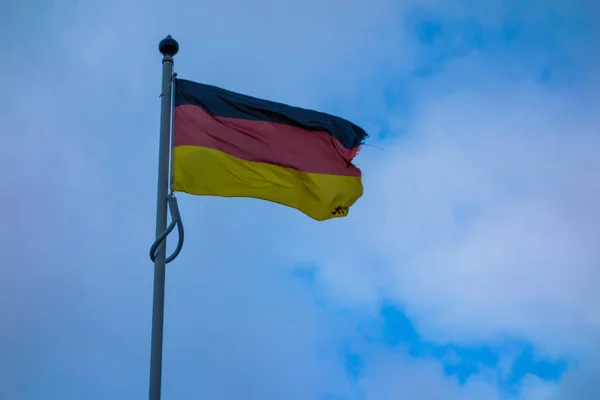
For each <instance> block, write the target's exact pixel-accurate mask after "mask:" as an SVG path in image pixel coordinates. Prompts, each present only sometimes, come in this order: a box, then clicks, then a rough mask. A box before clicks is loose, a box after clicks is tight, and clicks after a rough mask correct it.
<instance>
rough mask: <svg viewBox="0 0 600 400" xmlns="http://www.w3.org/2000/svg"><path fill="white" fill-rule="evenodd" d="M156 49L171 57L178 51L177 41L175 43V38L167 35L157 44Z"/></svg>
mask: <svg viewBox="0 0 600 400" xmlns="http://www.w3.org/2000/svg"><path fill="white" fill-rule="evenodd" d="M158 51H160V54H162V55H163V56H165V57H166V56H170V57H173V56H174V55H175V54H177V52H178V51H179V43H177V40H175V39H173V38H172V37H171V35H167V37H166V38H164V39H163V40H161V41H160V43H159V44H158Z"/></svg>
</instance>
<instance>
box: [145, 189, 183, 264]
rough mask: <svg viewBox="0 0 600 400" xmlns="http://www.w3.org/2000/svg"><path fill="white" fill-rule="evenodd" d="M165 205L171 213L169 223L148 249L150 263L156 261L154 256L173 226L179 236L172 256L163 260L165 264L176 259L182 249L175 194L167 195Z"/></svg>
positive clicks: (179, 218) (181, 224) (181, 231)
mask: <svg viewBox="0 0 600 400" xmlns="http://www.w3.org/2000/svg"><path fill="white" fill-rule="evenodd" d="M167 203H168V204H169V211H170V212H171V223H170V224H169V226H167V229H165V231H164V232H163V233H161V234H160V235H159V236H158V237H157V238H156V240H155V241H154V243H153V244H152V247H150V259H151V260H152V262H154V261H155V260H156V254H157V252H158V249H159V247H160V246H161V245H162V244H164V242H165V239H166V238H167V236H169V234H170V233H171V232H172V231H173V229H175V226H177V233H178V234H179V240H178V241H177V247H176V248H175V251H173V254H171V255H170V256H169V257H167V259H166V260H165V263H166V264H168V263H170V262H171V261H173V260H174V259H175V258H177V256H178V255H179V253H180V252H181V249H182V247H183V238H184V231H183V222H182V221H181V214H179V206H178V205H177V198H176V197H175V194H174V193H173V192H171V193H170V194H169V197H168V198H167Z"/></svg>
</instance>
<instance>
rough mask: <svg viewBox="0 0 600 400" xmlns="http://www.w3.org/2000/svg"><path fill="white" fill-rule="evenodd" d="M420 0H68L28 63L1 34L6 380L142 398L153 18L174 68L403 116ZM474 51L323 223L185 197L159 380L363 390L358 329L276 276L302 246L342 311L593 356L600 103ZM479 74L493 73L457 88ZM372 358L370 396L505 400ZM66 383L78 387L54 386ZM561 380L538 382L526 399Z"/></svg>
mask: <svg viewBox="0 0 600 400" xmlns="http://www.w3.org/2000/svg"><path fill="white" fill-rule="evenodd" d="M419 4H422V3H419ZM465 4H466V3H465ZM499 4H500V2H497V3H496V4H495V5H493V6H490V7H489V8H488V7H486V8H481V7H480V8H471V7H470V6H469V7H466V8H463V6H462V5H459V6H456V7H454V6H453V7H450V8H448V6H445V7H446V8H444V9H442V11H443V12H444V13H450V14H448V15H455V16H456V15H465V14H471V15H475V16H477V17H480V18H482V19H483V20H484V23H485V24H488V25H490V26H495V25H497V24H498V23H499V21H501V18H500V17H499V16H500V15H503V14H505V11H506V9H505V8H504V7H503V6H499ZM62 5H63V6H64V5H66V3H63V4H62ZM412 6H413V2H411V3H410V4H402V5H400V4H399V3H397V2H393V1H387V0H378V1H376V2H363V3H356V4H354V5H353V6H352V7H349V6H348V4H347V2H346V3H344V2H339V1H333V2H327V3H323V2H308V3H307V2H304V3H302V4H300V3H298V4H296V5H294V4H291V3H289V2H288V3H285V2H278V1H273V2H268V1H261V2H252V3H247V2H242V3H239V2H230V1H225V2H216V3H215V2H201V3H193V4H192V2H183V1H182V2H174V3H171V4H170V5H169V7H168V8H165V7H164V2H153V3H143V4H142V3H141V2H137V1H130V2H112V3H110V4H109V5H107V4H106V3H103V5H102V6H99V5H93V4H91V5H86V6H85V7H83V6H81V5H79V6H78V7H74V8H71V9H70V11H69V12H68V14H67V13H65V14H63V13H62V12H59V11H57V10H58V7H59V5H57V8H55V9H54V11H52V12H51V13H49V14H48V19H47V21H46V23H45V25H44V26H43V27H42V28H40V30H41V32H35V35H36V38H34V39H32V38H28V39H27V40H29V43H32V44H34V45H35V46H34V47H35V48H36V49H37V52H36V55H35V57H33V56H31V58H30V57H29V55H30V54H32V53H27V54H26V55H27V57H25V56H24V55H23V54H22V53H23V52H24V50H23V49H19V50H17V49H13V50H11V52H10V54H11V55H13V56H14V59H13V60H16V61H11V62H12V63H14V65H13V64H11V69H13V68H14V69H16V68H20V75H21V76H26V77H27V79H20V80H14V81H8V82H7V86H6V87H5V90H7V91H9V92H10V93H12V94H14V95H15V96H14V98H13V97H10V99H8V98H3V99H2V103H1V104H2V106H3V107H2V110H1V111H0V112H1V114H0V118H1V121H2V126H3V127H5V128H6V127H8V130H9V131H11V132H12V133H14V134H11V135H2V136H1V137H0V156H1V157H0V166H1V167H2V170H3V171H7V172H6V173H5V174H3V175H2V176H1V177H0V185H2V186H1V187H2V194H1V197H0V199H1V201H2V203H1V205H2V208H1V209H0V213H2V214H0V215H1V217H2V221H3V228H2V230H0V238H1V239H2V240H3V242H2V248H1V250H2V253H3V256H5V260H9V261H7V262H6V263H5V264H4V265H1V266H0V270H2V272H3V277H4V278H3V279H2V280H0V289H1V290H0V296H1V298H2V299H3V301H0V304H1V305H0V318H1V319H2V326H10V328H9V329H3V330H2V336H1V338H2V339H3V340H1V341H0V343H2V346H4V349H8V350H10V352H8V350H6V351H5V352H2V353H3V354H9V357H10V358H11V361H14V360H21V361H18V362H17V361H15V363H14V364H11V365H16V366H15V367H11V371H10V373H11V374H10V375H6V376H10V377H13V378H14V379H12V380H11V379H8V378H4V381H3V380H2V378H0V390H9V391H10V390H13V391H14V392H15V393H21V394H22V393H25V390H26V388H27V384H26V383H27V382H30V381H31V379H36V382H37V383H38V386H37V390H40V391H41V392H44V391H45V392H46V393H48V392H52V393H54V394H56V395H57V396H59V397H61V398H90V399H92V398H94V397H93V396H94V395H96V396H100V395H102V396H104V398H106V397H112V398H118V396H119V395H121V396H124V397H123V398H132V397H136V396H143V395H144V393H145V390H146V385H147V382H146V379H147V376H146V375H147V362H148V360H147V355H148V347H149V331H148V329H149V326H150V323H149V321H150V309H149V307H150V296H151V279H152V277H151V265H150V263H149V261H148V257H147V250H148V246H149V244H150V242H151V240H152V232H153V213H154V196H155V193H154V185H155V183H154V182H155V180H154V179H155V178H154V174H155V168H156V167H155V163H156V147H157V130H158V115H157V112H158V91H159V87H158V86H159V84H158V82H159V80H160V77H159V73H160V61H159V60H160V56H159V54H158V52H157V48H156V46H157V43H156V42H157V40H158V39H160V38H161V37H162V35H163V34H166V33H171V34H173V35H174V36H175V37H176V38H177V39H178V40H180V43H181V46H182V50H181V53H180V54H179V55H178V56H177V59H176V67H177V71H178V72H179V73H180V76H182V77H186V78H189V79H195V80H202V81H205V82H208V83H214V84H219V85H223V86H226V87H228V88H231V89H234V90H240V91H245V92H249V93H251V94H256V95H260V96H266V97H267V96H268V97H272V98H275V99H278V100H282V101H289V102H294V103H296V104H300V105H309V104H310V105H311V106H315V107H316V106H318V105H321V104H325V105H331V104H332V103H339V104H336V105H335V107H336V108H338V109H340V110H343V111H344V112H346V113H347V112H348V110H350V109H351V108H352V107H354V106H356V105H357V104H361V105H363V103H365V102H367V103H368V102H376V101H377V102H378V103H377V107H371V108H369V107H368V104H367V105H365V107H366V109H368V110H369V111H368V112H366V113H365V114H366V115H363V116H361V118H364V119H365V121H368V120H369V119H370V117H373V116H377V117H380V116H381V114H382V113H384V111H382V109H383V110H385V113H386V114H387V113H388V111H389V109H387V108H385V109H384V108H383V107H384V104H385V102H384V101H383V100H382V99H381V97H382V96H379V94H377V95H371V94H370V93H369V92H368V91H370V90H374V91H375V92H377V93H378V92H380V91H382V89H385V88H387V86H388V85H389V81H388V77H389V76H390V75H392V76H396V74H398V76H405V75H406V74H407V70H408V67H410V66H411V65H412V63H413V61H414V60H413V55H414V53H415V52H416V44H415V43H414V42H413V41H411V40H409V38H408V37H407V36H406V32H405V31H404V29H403V26H402V18H403V17H404V16H406V15H407V13H408V12H409V11H407V10H409V9H411V7H412ZM426 6H427V7H438V6H440V4H438V3H437V2H427V4H426ZM495 7H497V8H499V9H498V10H497V11H498V12H496V11H494V12H492V11H490V10H495ZM188 10H189V12H188ZM192 10H197V11H193V12H192ZM440 12H441V11H440ZM65 17H66V18H65ZM32 35H33V33H32ZM125 45H126V46H127V51H125V48H124V47H123V46H125ZM475 57H476V56H475ZM484 67H485V65H484V64H481V62H480V61H471V60H466V61H465V60H459V61H456V62H455V63H454V64H451V65H450V66H449V67H448V68H447V69H446V70H445V72H444V74H445V75H444V77H443V78H440V79H438V80H435V79H434V80H433V81H432V82H431V83H429V84H416V83H415V84H413V86H411V87H410V88H409V89H410V90H414V91H415V92H414V93H412V92H411V93H409V94H410V95H411V96H413V95H414V99H415V100H416V110H415V111H416V114H415V115H416V117H415V120H414V121H412V122H411V123H410V124H406V125H405V124H403V127H408V128H409V131H408V134H406V135H404V136H401V137H399V138H398V139H396V140H395V141H390V142H386V143H384V147H385V150H384V151H378V150H375V149H372V148H365V150H363V153H362V156H361V158H360V163H361V166H362V167H363V169H364V171H365V182H366V188H367V191H366V194H365V198H364V199H363V200H361V202H360V204H359V205H357V206H356V208H355V209H353V211H352V214H351V217H350V218H348V219H346V220H343V221H335V222H332V223H330V224H319V225H316V224H313V223H312V222H309V221H306V219H305V218H304V217H303V216H301V215H299V214H297V213H296V212H295V211H292V210H286V209H283V208H279V207H276V206H273V205H270V204H264V203H259V202H255V201H239V200H222V199H204V198H189V197H185V196H181V199H180V201H181V208H182V212H183V214H184V218H185V220H184V222H185V223H186V228H187V243H186V247H185V249H184V253H183V254H182V255H181V257H180V259H178V261H177V263H175V264H172V265H170V266H169V278H168V290H167V296H168V297H167V318H168V319H167V327H166V334H167V336H166V342H165V346H166V347H165V393H169V394H170V395H180V397H190V396H191V397H193V396H194V395H195V394H197V393H198V392H201V393H204V394H206V395H209V397H213V398H239V397H240V396H241V395H242V394H244V396H245V398H261V399H263V398H288V399H294V398H298V399H306V398H315V397H316V396H317V394H318V393H320V392H322V391H324V390H327V389H331V388H336V389H337V390H339V391H340V392H341V393H342V394H345V395H346V398H352V396H353V394H354V392H353V391H352V388H351V387H349V383H348V382H347V381H346V379H345V377H344V375H343V373H344V372H343V369H342V364H340V362H339V361H340V360H338V359H337V358H336V357H337V355H336V354H333V353H334V352H332V351H331V350H320V349H331V347H330V346H331V343H337V340H339V339H340V338H341V337H342V338H343V337H344V336H345V335H347V331H344V332H341V331H342V330H343V329H342V327H343V328H347V327H348V326H350V328H349V329H350V330H351V329H354V325H353V322H349V321H348V320H344V319H342V320H336V319H334V318H333V317H332V316H331V315H329V314H327V312H326V311H323V310H322V309H320V308H319V307H317V306H315V305H314V304H312V303H311V302H309V301H308V300H307V294H306V293H298V292H296V291H295V289H294V288H293V287H291V286H289V282H287V281H285V280H284V279H280V277H278V275H277V274H278V272H274V271H280V270H281V269H285V268H286V267H288V266H290V265H295V264H297V263H300V262H304V261H307V262H311V261H312V262H322V261H324V260H325V261H327V262H326V263H325V265H324V266H323V267H322V269H321V275H320V276H321V277H322V280H321V281H320V282H319V283H318V284H319V285H321V288H323V289H324V291H325V292H326V293H328V294H329V295H331V296H335V297H336V299H337V300H338V301H340V302H341V304H344V305H347V306H352V305H361V306H364V304H365V303H366V304H367V305H373V304H375V303H376V302H377V301H378V300H379V299H380V298H381V297H382V296H388V297H392V298H394V299H396V300H398V301H399V302H400V303H402V304H403V305H404V306H405V307H406V308H407V311H408V314H409V315H410V316H411V317H413V318H415V321H416V323H417V326H418V328H419V330H420V332H422V333H423V334H425V335H426V336H427V337H428V338H430V339H431V340H434V341H441V342H444V341H448V340H451V341H457V342H461V341H462V342H466V341H473V340H475V341H479V342H493V341H494V340H498V339H499V338H500V337H502V336H505V335H508V336H513V337H517V338H522V339H525V340H530V341H532V342H533V343H534V344H536V346H539V347H540V349H541V350H542V351H544V352H548V353H553V354H577V355H579V354H581V352H582V351H584V350H585V349H586V348H587V347H588V345H589V343H590V342H591V341H593V340H595V338H596V337H597V334H598V331H599V330H600V326H599V324H600V315H599V314H598V311H597V309H596V307H594V304H595V303H596V302H597V300H598V297H597V295H596V294H595V293H596V292H595V287H596V286H597V285H596V283H597V281H598V278H599V276H598V272H596V268H595V267H596V266H597V265H598V262H599V261H600V260H599V258H600V255H599V253H598V250H596V247H597V246H596V245H595V238H596V237H598V234H599V233H600V232H598V229H599V228H598V226H599V224H598V222H600V221H598V218H599V215H600V213H599V211H598V206H597V204H599V202H598V201H599V200H600V198H599V197H600V185H599V183H598V182H600V180H599V179H598V176H596V175H597V174H596V173H595V171H599V170H600V169H599V168H598V167H600V165H598V161H597V157H596V155H595V152H596V148H597V146H598V144H599V143H598V140H599V139H598V137H597V132H598V128H599V126H600V124H599V123H598V120H597V117H595V115H598V114H597V111H598V110H596V109H590V108H589V106H588V103H587V102H586V100H587V98H586V99H585V100H584V99H583V98H579V97H576V95H577V94H579V93H580V92H579V91H577V92H575V91H573V92H571V91H561V92H557V91H555V90H550V89H544V88H542V87H538V86H536V85H534V84H518V85H512V86H507V85H505V84H504V83H503V82H502V81H500V80H499V81H498V83H493V82H492V83H490V81H494V80H493V79H491V78H490V77H489V76H487V77H486V74H489V75H491V74H492V72H489V71H488V70H486V69H485V68H484ZM465 71H467V72H469V71H471V72H473V75H472V76H471V77H478V78H485V81H486V82H487V83H486V84H485V85H483V84H482V85H481V87H478V88H474V87H473V85H474V84H473V83H472V82H471V83H465V82H460V81H459V83H458V84H457V83H456V81H455V78H457V77H458V76H459V74H463V75H462V76H463V79H464V74H465ZM486 71H487V72H486ZM493 73H494V74H496V73H498V70H497V69H495V70H493ZM498 74H499V75H501V74H500V73H498ZM494 76H495V75H494ZM504 78H505V77H504ZM379 79H381V81H382V82H380V81H379ZM505 80H506V79H504V81H505ZM461 83H464V86H465V87H463V88H462V89H461V88H459V87H458V86H457V85H459V84H461ZM384 86H385V87H384ZM373 87H375V89H373ZM440 88H442V89H443V91H444V92H445V93H446V94H445V95H444V96H440V95H439V92H440V91H441V90H442V89H440ZM407 90H408V89H407ZM334 93H335V94H334ZM588 95H589V94H588ZM365 98H367V99H368V100H365ZM7 99H8V100H10V101H8V100H7ZM379 102H380V103H379ZM358 114H359V113H358V112H353V113H352V115H358ZM352 115H349V116H352ZM387 117H388V118H389V120H390V121H392V123H395V122H394V121H397V120H398V116H397V115H394V114H393V113H392V112H391V111H390V115H387ZM369 123H371V122H369ZM392 126H394V125H392ZM374 128H380V127H379V126H376V124H375V126H374ZM12 149H21V150H20V151H13V150H12ZM40 188H41V189H40ZM5 193H10V194H14V195H15V196H14V197H13V196H11V195H5ZM233 205H235V206H236V208H235V209H232V208H233V207H232V206H233ZM13 207H14V208H13ZM265 215H268V216H269V217H268V220H266V221H265V219H264V218H263V217H264V216H265ZM6 221H8V223H7V222H6ZM317 230H318V231H320V232H322V233H321V234H316V233H315V232H316V231H317ZM249 237H251V239H252V240H251V241H249V240H248V238H249ZM223 243H228V244H229V243H233V244H234V245H232V246H227V247H225V246H223ZM232 249H234V250H232ZM332 319H333V320H332ZM65 327H69V329H68V330H67V331H66V332H65V330H66V328H65ZM39 332H44V333H45V334H44V336H43V339H40V338H41V336H40V334H39ZM315 349H317V350H315ZM0 350H2V349H0ZM369 351H371V350H369ZM369 354H370V356H369V359H370V364H369V365H368V366H367V368H366V370H365V376H364V377H363V378H362V380H361V382H360V389H361V390H362V391H363V393H364V394H365V395H366V396H367V398H368V399H369V400H371V399H374V400H384V399H386V398H405V397H407V396H408V397H409V398H414V399H418V398H419V397H417V396H421V398H423V399H425V400H426V399H429V398H432V399H439V398H457V399H465V400H468V399H486V400H487V399H496V398H498V396H499V395H498V391H497V388H496V384H497V382H495V381H494V380H493V379H490V378H489V377H488V376H487V375H485V374H483V375H481V376H476V377H474V378H473V379H472V380H470V381H469V383H468V384H467V385H466V386H465V387H461V386H460V385H459V384H458V383H457V382H456V381H455V380H454V378H448V377H445V376H444V374H443V371H442V370H441V368H440V366H439V364H437V363H436V362H434V361H431V360H425V361H416V360H412V359H409V358H408V357H406V356H405V355H402V354H394V355H385V354H380V353H379V351H374V353H373V354H371V353H369ZM59 358H60V360H61V361H63V363H61V364H57V361H56V360H57V359H59ZM28 360H33V361H31V362H28ZM32 365H33V366H32ZM99 370H102V371H104V372H105V374H104V375H102V374H99V373H98V371H99ZM591 371H593V369H591V368H590V367H588V366H587V365H586V366H585V368H584V367H582V369H581V371H579V372H574V373H573V376H571V375H567V377H566V378H565V387H564V389H563V388H560V389H556V390H559V391H558V392H556V393H559V394H560V393H562V392H560V390H564V392H565V393H578V392H576V390H582V389H581V388H587V387H589V386H587V385H588V382H589V381H591V380H588V379H587V378H586V377H587V376H590V375H591V376H593V375H594V374H593V373H592V372H591ZM0 375H2V374H0ZM57 376H58V377H64V376H69V377H71V378H72V377H77V378H79V379H78V381H79V384H78V385H65V386H63V387H61V388H57V387H53V386H52V385H51V384H52V382H54V381H55V380H56V379H58V378H57ZM32 377H34V378H32ZM71 378H70V379H71ZM107 380H110V381H111V382H113V383H114V386H112V387H111V388H108V387H106V385H105V384H106V381H107ZM22 382H25V383H22ZM232 382H236V383H235V384H233V383H232ZM18 383H22V385H23V386H21V387H18ZM7 387H8V389H6V388H7ZM24 388H25V389H24ZM554 390H555V388H554V387H553V386H552V385H550V384H546V383H540V382H537V381H536V380H535V378H528V379H527V380H526V381H525V383H524V388H523V398H524V399H525V400H538V399H546V398H548V396H550V395H551V394H552V393H551V392H553V391H554ZM587 390H589V389H587ZM31 393H32V392H30V393H29V397H28V398H39V396H41V395H40V394H39V393H38V394H37V395H36V394H31ZM417 393H418V394H417ZM1 395H2V394H1V393H0V397H1ZM15 396H18V395H15ZM36 396H38V397H36ZM386 396H387V397H386ZM536 396H537V397H536ZM582 396H583V395H581V396H580V397H577V398H578V399H581V400H584V397H582ZM7 398H9V397H7ZM11 398H18V397H14V396H13V397H11ZM565 398H573V397H565ZM552 400H553V399H552ZM560 400H562V398H561V399H560Z"/></svg>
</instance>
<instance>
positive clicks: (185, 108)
mask: <svg viewBox="0 0 600 400" xmlns="http://www.w3.org/2000/svg"><path fill="white" fill-rule="evenodd" d="M366 136H367V134H366V132H365V131H364V130H363V129H362V128H360V127H358V126H356V125H354V124H353V123H351V122H349V121H347V120H345V119H342V118H339V117H335V116H332V115H329V114H325V113H321V112H317V111H312V110H306V109H302V108H299V107H293V106H289V105H286V104H281V103H276V102H273V101H268V100H262V99H257V98H254V97H250V96H247V95H243V94H239V93H235V92H231V91H228V90H225V89H222V88H218V87H215V86H210V85H205V84H200V83H196V82H192V81H188V80H183V79H176V80H175V109H174V116H173V190H175V191H180V192H185V193H189V194H193V195H208V196H221V197H250V198H257V199H263V200H268V201H271V202H275V203H279V204H283V205H285V206H288V207H292V208H295V209H297V210H299V211H301V212H303V213H304V214H306V215H308V216H309V217H312V218H314V219H316V220H318V221H322V220H326V219H330V218H336V217H343V216H346V215H347V214H348V209H349V208H350V206H352V205H353V204H354V203H355V202H356V200H357V199H358V198H359V197H360V196H361V195H362V193H363V186H362V180H361V171H360V170H359V169H358V168H357V167H356V166H354V165H353V164H352V159H353V158H354V156H355V155H356V154H357V152H358V149H359V147H360V145H361V144H362V143H363V141H364V140H365V138H366Z"/></svg>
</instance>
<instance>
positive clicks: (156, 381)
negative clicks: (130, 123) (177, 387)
mask: <svg viewBox="0 0 600 400" xmlns="http://www.w3.org/2000/svg"><path fill="white" fill-rule="evenodd" d="M158 50H159V51H160V52H161V54H162V55H163V59H162V86H161V100H160V145H159V150H158V191H157V197H156V237H157V238H158V237H159V236H160V235H161V234H162V233H163V232H164V231H165V230H166V228H167V201H168V196H169V165H170V164H169V162H170V161H169V158H170V157H169V156H170V148H171V108H172V97H173V96H172V83H173V56H175V54H177V52H178V51H179V44H178V43H177V41H176V40H175V39H173V38H172V37H171V35H169V36H167V37H166V38H164V39H163V40H161V41H160V43H159V45H158ZM166 251H167V240H166V238H165V239H164V240H163V241H162V244H161V245H160V246H159V247H158V249H157V251H156V253H155V256H156V258H155V259H154V298H153V306H152V345H151V350H150V400H160V395H161V393H160V392H161V380H162V347H163V317H164V311H165V310H164V307H165V265H166Z"/></svg>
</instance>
